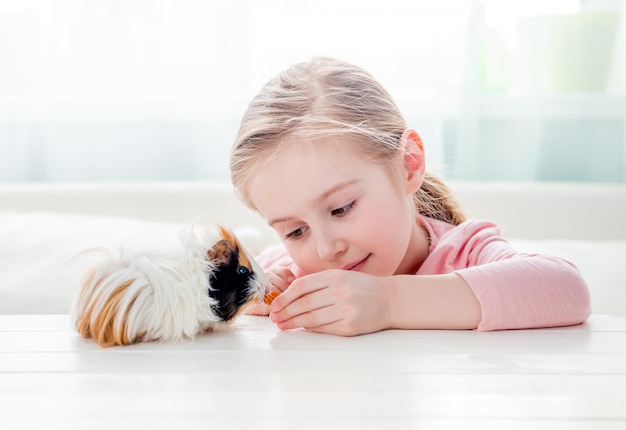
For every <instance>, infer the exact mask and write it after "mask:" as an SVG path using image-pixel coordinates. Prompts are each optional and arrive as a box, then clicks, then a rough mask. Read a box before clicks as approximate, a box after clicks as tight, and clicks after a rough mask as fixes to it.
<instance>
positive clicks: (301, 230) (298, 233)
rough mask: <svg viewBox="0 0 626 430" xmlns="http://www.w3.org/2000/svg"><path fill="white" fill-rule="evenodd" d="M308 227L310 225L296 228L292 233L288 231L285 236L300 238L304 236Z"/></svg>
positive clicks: (292, 238)
mask: <svg viewBox="0 0 626 430" xmlns="http://www.w3.org/2000/svg"><path fill="white" fill-rule="evenodd" d="M307 228H308V227H300V228H298V229H296V230H294V231H292V232H290V233H287V234H286V235H285V237H286V238H287V239H290V240H298V239H300V238H301V237H302V235H303V234H304V232H305V231H306V230H307Z"/></svg>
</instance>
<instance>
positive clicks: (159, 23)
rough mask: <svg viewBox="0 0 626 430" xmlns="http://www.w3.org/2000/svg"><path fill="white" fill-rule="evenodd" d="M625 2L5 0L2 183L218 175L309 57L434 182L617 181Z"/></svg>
mask: <svg viewBox="0 0 626 430" xmlns="http://www.w3.org/2000/svg"><path fill="white" fill-rule="evenodd" d="M625 3H626V2H622V1H619V0H616V1H611V0H595V1H582V2H581V1H579V0H535V1H530V0H519V1H507V2H502V1H497V0H491V1H490V0H483V1H469V0H439V1H437V2H433V1H430V0H428V1H427V0H386V1H379V0H378V1H373V0H334V1H329V0H318V1H316V2H294V1H291V0H290V1H288V0H264V1H254V0H208V1H207V0H64V1H61V0H58V1H55V0H48V1H46V0H0V182H21V181H56V182H58V181H104V180H120V181H124V180H205V179H223V180H227V179H228V153H229V150H230V145H231V144H232V141H233V139H234V137H235V134H236V132H237V127H238V122H239V119H240V118H241V115H242V114H243V112H244V111H245V109H246V106H247V103H248V101H249V99H250V98H251V97H252V96H253V95H254V94H255V93H256V92H257V91H258V90H259V89H260V87H261V86H262V85H263V84H264V83H265V82H266V81H267V80H268V79H269V78H270V77H271V76H273V75H274V74H275V73H277V72H278V71H280V70H282V69H284V68H285V67H287V66H289V65H290V64H292V63H295V62H299V61H304V60H307V59H309V58H310V57H312V56H314V55H329V56H335V57H339V58H342V59H345V60H348V61H351V62H354V63H356V64H358V65H361V66H362V67H364V68H366V69H367V70H369V71H370V72H372V73H373V74H374V75H375V76H376V77H377V78H378V79H379V80H380V81H381V82H383V84H385V85H386V86H387V88H388V89H389V91H390V92H391V93H392V95H393V96H394V98H395V99H396V101H397V102H398V104H399V106H400V108H401V109H402V110H403V112H404V114H405V116H406V118H407V120H408V122H409V124H410V126H411V127H413V128H415V129H417V130H418V132H419V133H420V134H421V135H422V137H423V139H424V141H425V144H426V148H427V160H428V165H429V169H430V170H432V171H435V172H436V173H439V174H441V175H443V176H445V177H448V178H460V179H472V180H568V181H607V182H624V181H626V168H625V166H626V149H625V146H626V97H625V91H624V84H625V81H626V79H625V77H626V76H625V75H626V67H624V58H623V54H622V53H623V51H626V41H625V38H626V35H625V32H624V28H625V27H626V26H625V25H622V21H623V19H622V20H620V19H621V18H623V17H624V14H625V12H626V11H625V10H624V4H625ZM564 14H566V16H563V15H564ZM568 20H569V21H568Z"/></svg>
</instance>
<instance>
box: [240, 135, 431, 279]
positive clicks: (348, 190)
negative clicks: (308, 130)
mask: <svg viewBox="0 0 626 430" xmlns="http://www.w3.org/2000/svg"><path fill="white" fill-rule="evenodd" d="M357 150H358V145H356V144H355V143H352V142H345V141H344V142H337V141H333V140H329V139H322V140H321V141H319V140H318V141H316V142H314V143H313V142H311V143H309V142H291V143H287V144H283V145H281V147H280V149H279V150H278V151H277V153H276V154H275V155H273V156H272V158H271V160H270V162H269V163H268V164H267V165H266V166H267V168H266V170H265V171H264V172H263V173H262V174H261V175H259V177H258V178H255V181H254V184H252V187H253V188H252V189H251V196H252V201H253V203H254V205H255V206H256V207H257V209H258V210H259V212H260V213H261V215H262V216H263V217H264V218H265V219H266V220H267V221H268V224H269V225H270V226H271V227H273V228H274V230H276V232H278V234H279V235H280V237H281V238H282V241H283V243H284V245H285V247H286V249H287V252H288V253H289V255H290V256H291V258H292V259H293V261H294V263H295V264H296V265H297V266H298V267H299V268H300V269H302V270H303V271H304V272H305V273H308V274H310V273H315V272H319V271H322V270H326V269H345V270H357V271H360V272H364V273H368V274H372V275H377V276H390V275H393V274H401V273H415V271H416V270H417V268H418V267H419V265H420V264H421V262H422V261H423V260H424V258H425V257H426V255H427V252H428V241H427V239H425V238H424V235H423V233H422V231H421V229H420V228H419V227H418V226H417V224H416V221H415V215H414V211H413V201H412V194H413V193H414V192H415V191H416V190H417V188H419V185H417V188H416V186H415V184H414V182H416V181H415V180H413V181H411V180H410V179H408V178H409V177H410V176H411V175H409V173H410V172H406V173H407V174H406V175H404V174H403V175H402V177H403V178H404V177H405V176H406V177H407V179H406V180H404V181H403V180H401V179H400V180H399V179H398V178H395V177H393V176H392V175H391V174H390V173H389V171H388V170H385V168H384V167H382V166H380V165H378V164H375V163H373V162H370V161H366V160H364V157H362V156H360V155H358V153H357ZM422 160H423V159H422ZM402 164H403V163H402V159H401V158H399V165H400V166H401V165H402ZM404 164H406V163H404ZM409 164H410V163H409ZM407 168H408V169H409V170H410V169H411V168H412V167H406V166H405V167H404V169H405V170H406V169H407ZM420 184H421V182H420Z"/></svg>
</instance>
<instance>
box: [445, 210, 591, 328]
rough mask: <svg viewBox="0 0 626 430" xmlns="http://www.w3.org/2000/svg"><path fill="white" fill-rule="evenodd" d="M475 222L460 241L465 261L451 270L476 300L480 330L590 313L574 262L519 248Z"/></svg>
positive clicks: (577, 319)
mask: <svg viewBox="0 0 626 430" xmlns="http://www.w3.org/2000/svg"><path fill="white" fill-rule="evenodd" d="M473 227H474V228H475V229H476V231H473V232H472V234H471V235H469V236H466V238H467V240H466V242H465V243H464V246H463V247H467V248H466V249H467V250H468V251H467V266H466V268H462V269H459V270H455V271H454V273H456V274H457V275H459V276H461V277H462V278H463V279H464V280H465V282H467V284H468V285H469V286H470V288H471V289H472V291H473V292H474V295H475V296H476V298H477V299H478V301H479V302H480V306H481V309H482V320H481V321H480V324H479V325H478V330H479V331H490V330H505V329H521V328H537V327H554V326H565V325H573V324H579V323H581V322H583V321H585V320H586V319H587V318H588V317H589V315H590V313H591V299H590V294H589V289H588V287H587V284H586V283H585V281H584V280H583V278H582V276H581V275H580V273H579V271H578V269H577V268H576V267H575V266H574V265H573V264H571V263H569V262H568V261H565V260H563V259H561V258H557V257H551V256H546V255H539V254H524V253H519V252H517V251H515V250H514V249H513V248H512V247H511V245H510V244H509V243H508V242H506V241H505V240H503V239H502V238H501V237H500V235H499V230H498V229H497V227H495V225H493V224H491V223H486V222H475V223H474V224H473ZM470 230H471V229H470ZM466 233H467V232H466ZM467 245H469V246H467Z"/></svg>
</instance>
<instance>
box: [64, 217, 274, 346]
mask: <svg viewBox="0 0 626 430" xmlns="http://www.w3.org/2000/svg"><path fill="white" fill-rule="evenodd" d="M179 239H180V246H175V247H168V248H163V249H132V248H128V247H127V248H120V249H119V250H118V251H117V253H112V252H110V251H106V250H105V251H104V253H105V258H104V260H102V261H101V262H99V263H98V264H97V265H96V266H95V267H91V268H90V269H89V270H88V271H87V273H86V275H85V277H84V279H83V281H82V283H81V285H80V288H79V291H78V293H77V295H76V297H75V299H74V303H73V306H72V322H73V324H74V326H75V328H76V330H77V331H78V333H80V335H81V336H83V337H84V338H93V339H94V340H95V341H96V342H97V343H98V344H99V345H100V346H103V347H108V346H113V345H129V344H132V343H135V342H141V341H176V340H181V339H186V338H187V339H189V338H193V337H194V336H196V335H198V334H202V333H205V332H207V331H211V330H213V329H214V328H215V327H216V326H217V325H219V324H224V323H227V322H228V321H231V320H232V319H233V318H235V316H237V315H238V314H239V313H240V312H241V310H242V309H243V307H244V306H245V305H247V304H248V303H252V302H260V301H262V300H263V297H264V296H265V294H266V291H267V290H268V288H269V283H268V281H267V278H266V276H265V273H264V272H263V270H262V269H261V268H260V267H259V265H258V264H257V263H256V261H255V260H254V258H253V257H252V256H251V255H250V254H249V253H248V252H247V251H246V250H245V248H244V247H243V246H242V245H241V243H239V241H238V239H237V238H236V237H235V235H234V234H233V233H232V232H231V231H229V230H228V229H226V228H224V227H215V228H213V227H208V226H188V227H187V228H185V229H183V231H181V233H180V236H179Z"/></svg>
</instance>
